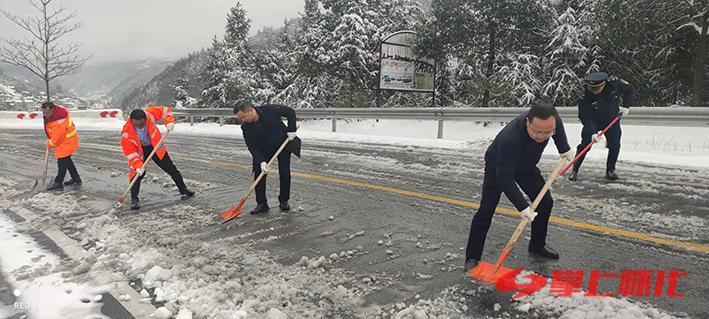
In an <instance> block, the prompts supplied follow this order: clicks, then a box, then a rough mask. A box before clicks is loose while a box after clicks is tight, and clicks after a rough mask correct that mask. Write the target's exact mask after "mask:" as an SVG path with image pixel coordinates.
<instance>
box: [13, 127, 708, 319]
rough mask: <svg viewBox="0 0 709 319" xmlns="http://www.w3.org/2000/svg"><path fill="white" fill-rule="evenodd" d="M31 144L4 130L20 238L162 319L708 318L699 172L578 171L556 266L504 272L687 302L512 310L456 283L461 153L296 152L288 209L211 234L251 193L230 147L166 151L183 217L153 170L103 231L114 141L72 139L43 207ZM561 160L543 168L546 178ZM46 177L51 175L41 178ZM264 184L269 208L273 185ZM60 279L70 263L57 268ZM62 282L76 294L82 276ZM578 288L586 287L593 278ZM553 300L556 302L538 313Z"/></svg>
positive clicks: (225, 143) (563, 215) (179, 142)
mask: <svg viewBox="0 0 709 319" xmlns="http://www.w3.org/2000/svg"><path fill="white" fill-rule="evenodd" d="M38 134H41V133H40V132H39V131H31V130H2V131H0V151H1V152H0V179H1V180H0V188H2V189H1V190H3V195H0V198H1V199H2V201H1V202H0V211H3V210H4V211H5V212H6V213H8V211H10V212H11V211H13V210H16V209H18V207H23V208H26V209H27V210H28V211H31V212H32V213H33V214H34V215H33V216H35V218H33V219H31V220H29V221H26V222H24V223H20V224H18V227H19V228H20V229H21V230H33V231H37V230H44V229H48V228H49V226H55V227H57V228H59V229H60V230H61V231H62V232H63V233H65V234H66V235H67V236H69V237H70V238H72V239H74V240H76V241H77V242H79V243H81V244H82V246H83V247H84V248H85V249H86V250H88V251H89V253H90V254H93V255H94V256H95V258H93V259H91V260H84V261H81V262H78V265H79V266H81V265H82V264H83V263H86V264H88V265H89V266H90V268H91V271H89V273H91V272H94V271H109V272H111V273H117V274H121V275H123V276H125V277H126V278H127V279H128V280H131V281H132V282H134V283H138V286H140V285H143V286H146V287H157V289H155V290H153V289H147V291H148V292H150V293H151V298H153V300H154V299H155V297H157V299H158V300H159V302H154V304H155V305H156V306H158V307H159V306H163V305H165V306H166V308H167V309H169V310H171V312H172V313H173V314H177V312H178V311H179V310H181V309H182V310H183V311H186V309H189V310H190V311H192V312H194V314H195V317H199V318H224V317H231V316H232V315H233V314H234V313H235V312H236V313H237V314H240V315H242V316H246V317H249V316H252V315H254V314H260V315H264V316H266V317H269V316H270V317H273V318H278V316H279V315H281V314H288V315H289V317H300V316H311V317H333V316H336V317H378V316H384V317H389V316H401V317H402V318H406V316H407V315H409V316H411V317H416V316H418V315H421V314H426V315H428V316H442V317H475V318H478V317H490V318H507V317H517V316H519V317H523V318H526V317H548V318H556V317H559V316H562V315H566V316H569V318H577V317H579V316H578V314H580V313H583V314H587V315H590V314H595V315H599V314H600V315H608V317H623V318H644V317H651V318H664V317H672V316H679V317H684V316H690V317H695V318H706V317H709V310H707V308H706V305H707V304H709V289H708V288H707V286H706V283H705V282H706V281H707V279H709V276H708V275H707V273H708V272H709V262H707V261H708V259H709V258H707V257H708V256H709V232H707V230H708V229H709V226H708V223H709V218H707V216H708V214H709V196H707V195H708V194H709V171H708V170H702V169H678V168H670V167H657V166H648V165H646V164H643V165H640V164H631V163H625V162H622V153H621V163H620V164H619V168H618V173H619V174H620V175H621V180H620V181H618V182H613V183H608V182H606V181H605V180H604V179H603V178H602V173H603V172H602V165H601V163H600V162H598V161H588V162H587V163H586V164H585V165H584V167H583V171H582V174H581V175H580V178H581V180H580V181H579V182H577V183H576V184H572V183H570V182H568V181H566V180H562V181H560V182H557V184H556V185H555V187H554V190H553V193H554V196H555V211H554V213H553V215H552V216H555V217H556V218H555V219H554V220H552V223H551V224H550V230H549V239H548V242H549V244H550V245H551V246H552V247H554V248H556V249H557V250H558V251H559V252H560V253H561V256H562V258H561V260H560V261H555V262H548V261H542V260H537V259H534V258H532V257H529V256H528V254H527V252H526V249H525V248H526V241H527V240H526V239H523V240H520V242H519V243H518V245H517V248H516V249H515V250H514V252H513V253H512V255H511V256H510V258H509V259H508V261H507V263H506V265H507V266H508V267H521V266H526V269H527V270H530V271H533V272H536V273H538V274H541V275H544V276H546V277H551V276H552V273H553V271H554V270H567V269H572V270H578V269H582V270H585V272H586V273H587V274H588V273H590V271H591V270H594V269H598V270H601V271H603V272H604V273H616V272H619V271H622V270H624V269H649V270H667V271H669V270H672V269H678V270H682V271H686V272H688V275H687V276H685V277H682V278H681V279H680V285H679V286H678V288H677V290H678V291H679V292H681V293H684V294H686V295H685V296H684V297H682V298H679V297H667V296H662V297H634V298H631V301H627V300H619V299H617V298H600V297H587V298H569V297H558V298H553V296H551V295H549V294H548V293H547V294H546V298H544V295H542V293H539V294H537V295H538V296H533V297H532V298H528V299H525V300H523V301H521V302H511V301H510V300H509V297H510V295H511V294H509V293H499V292H496V291H495V290H494V288H491V287H487V286H482V285H479V284H477V283H475V282H472V281H471V280H467V279H466V278H465V277H464V275H463V273H462V271H461V270H462V261H463V258H464V251H463V247H464V246H465V243H466V239H467V235H468V229H469V225H470V220H471V218H472V215H473V214H474V212H475V210H474V208H473V207H475V206H476V203H477V202H478V200H479V190H480V186H481V182H482V165H483V161H482V152H483V150H484V146H485V145H484V144H480V145H477V144H471V145H470V151H466V152H463V151H458V150H450V149H448V150H442V149H433V148H422V147H416V148H411V147H404V146H396V145H381V144H377V145H374V144H366V143H343V142H335V141H326V140H317V141H312V140H306V141H304V152H303V153H304V159H302V160H294V162H293V165H292V166H293V169H294V177H293V187H292V190H293V191H292V200H291V205H292V206H293V207H294V208H296V209H297V210H298V211H297V212H294V213H289V214H284V213H280V212H278V211H277V210H272V212H271V213H269V214H267V215H264V216H258V217H254V216H251V215H248V214H244V215H242V216H240V217H239V219H237V221H236V222H233V223H231V224H230V226H222V225H219V224H218V223H216V221H217V215H218V213H219V212H221V211H222V210H224V209H226V208H228V207H229V206H230V205H232V204H233V203H235V202H236V201H237V200H238V198H239V197H240V196H241V193H242V192H243V190H245V189H246V188H247V187H248V184H249V182H250V176H249V172H250V167H249V163H250V156H249V154H248V152H247V150H246V148H245V146H244V144H243V141H242V140H241V139H240V138H229V139H227V138H215V137H206V136H189V135H179V134H177V135H175V136H171V137H170V138H169V140H168V142H167V144H168V149H169V151H170V153H171V156H172V157H173V159H174V160H175V163H176V165H177V167H178V168H179V169H180V170H181V171H182V174H183V175H184V176H185V178H186V179H187V184H188V186H191V188H193V190H195V191H197V196H196V197H195V198H193V199H191V200H189V201H181V200H180V199H179V197H178V196H176V195H177V194H176V192H175V191H173V190H172V184H171V182H170V181H169V178H168V176H167V175H166V174H164V173H162V172H160V171H159V170H158V169H156V168H155V167H151V168H149V169H148V174H149V175H148V178H147V180H148V181H150V182H144V185H143V187H142V194H141V195H142V196H141V203H142V208H141V210H140V211H139V212H137V213H134V212H131V211H128V210H127V208H126V210H124V211H119V212H117V213H118V214H117V217H114V215H113V214H112V213H111V212H110V206H111V202H112V201H113V200H115V198H116V197H117V196H118V194H119V193H120V192H121V191H122V190H123V187H125V185H126V177H125V175H124V173H125V167H126V164H125V160H124V158H123V157H122V156H121V154H120V151H119V147H118V139H119V136H118V135H117V134H116V133H113V132H85V131H82V133H81V145H82V146H81V149H80V151H79V154H78V155H77V156H75V162H76V164H77V166H78V167H79V170H80V172H81V174H82V178H83V180H84V185H83V186H82V187H81V189H80V190H77V191H66V192H65V193H52V194H47V193H31V192H29V191H27V190H26V189H27V185H28V184H30V185H31V183H30V179H32V178H36V177H37V176H40V175H41V172H40V171H39V170H40V168H39V164H40V161H41V157H42V156H43V152H42V151H41V144H40V143H39V142H38V141H39V140H40V139H39V138H38ZM555 162H556V158H545V159H544V160H543V163H542V165H541V167H542V170H543V172H544V174H545V175H546V174H548V173H549V172H550V170H551V168H552V166H553V165H554V164H555ZM54 172H55V168H54V167H53V166H50V176H51V175H52V174H53V173H54ZM268 183H269V187H268V190H269V198H270V199H271V202H270V203H271V204H272V205H271V206H274V203H275V198H276V194H277V187H276V186H277V179H275V178H273V177H271V178H269V180H268ZM163 185H166V186H167V187H163ZM3 203H4V204H3ZM252 203H253V201H250V204H249V205H248V206H247V208H251V205H252ZM3 205H4V206H5V207H3ZM502 207H506V209H505V208H503V209H502V210H503V211H502V214H498V215H497V216H496V218H495V220H494V222H493V226H492V228H491V230H490V233H489V235H488V240H487V243H486V251H485V255H484V257H483V258H484V259H485V260H490V261H493V260H494V259H495V258H496V256H497V253H498V252H499V249H501V247H502V246H503V245H504V244H505V242H506V241H507V240H508V239H509V236H510V235H511V234H512V232H513V230H514V227H515V226H516V223H517V221H518V217H515V216H511V215H509V214H505V212H508V211H509V208H510V207H511V205H509V204H508V203H507V202H504V203H503V204H502ZM8 214H12V213H8ZM599 226H601V227H599ZM526 234H528V231H527V233H526ZM526 236H527V238H528V235H526ZM303 257H307V259H306V258H303ZM321 257H322V258H321ZM64 263H69V262H68V261H64V262H62V263H61V264H60V266H62V265H63V264H64ZM63 266H64V267H67V266H66V265H63ZM74 266H76V265H74ZM155 266H159V267H161V268H163V269H165V271H161V269H158V268H154V267H155ZM0 268H2V267H0ZM151 268H152V269H153V270H152V271H150V272H149V271H148V270H151ZM36 273H37V272H36V271H35V272H33V273H30V274H28V275H27V276H29V278H33V277H32V276H35V274H36ZM156 273H157V275H156ZM69 279H75V280H77V281H81V280H84V278H82V277H81V276H80V275H76V276H75V278H74V277H70V278H69ZM139 279H142V281H139ZM585 279H586V280H585V282H584V287H585V288H586V289H587V284H588V275H586V276H585ZM8 281H10V282H12V280H8ZM6 282H7V281H5V280H0V284H2V285H6ZM617 289H618V281H612V280H606V281H602V282H601V285H600V286H599V290H601V291H604V292H607V291H614V290H617ZM139 290H140V288H139ZM5 291H7V289H6V290H5ZM6 294H7V293H6V292H3V290H0V297H2V298H0V301H1V302H3V303H5V304H8V301H7V300H11V298H8V297H7V296H5V295H6ZM156 295H157V296H156ZM9 297H11V296H9ZM115 297H116V298H118V296H115ZM549 300H554V303H553V304H548V303H543V302H542V301H549ZM623 311H626V312H627V313H625V312H623ZM108 312H110V311H108ZM2 314H3V311H2V309H1V308H0V315H2ZM105 314H106V315H108V316H111V313H105ZM237 317H238V316H237Z"/></svg>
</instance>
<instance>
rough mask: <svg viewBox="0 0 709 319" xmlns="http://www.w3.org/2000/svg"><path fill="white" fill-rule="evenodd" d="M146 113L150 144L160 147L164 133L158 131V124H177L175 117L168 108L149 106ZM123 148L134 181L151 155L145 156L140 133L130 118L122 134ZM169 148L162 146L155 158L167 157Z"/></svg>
mask: <svg viewBox="0 0 709 319" xmlns="http://www.w3.org/2000/svg"><path fill="white" fill-rule="evenodd" d="M143 111H144V112H145V126H146V127H147V129H148V134H149V135H150V142H151V143H152V145H153V147H154V146H156V145H158V143H159V142H160V139H162V133H160V130H159V129H158V127H157V125H156V122H157V121H162V122H163V123H164V124H168V123H173V122H175V117H174V116H173V115H172V109H170V108H169V107H166V106H149V107H146V108H144V109H143ZM121 148H122V149H123V155H124V156H125V157H126V158H127V159H128V169H129V170H130V171H129V174H128V179H129V180H131V179H133V176H135V174H136V171H137V170H138V169H139V168H141V167H143V161H144V160H145V157H146V156H148V155H150V154H143V146H142V145H141V144H140V139H139V138H138V133H136V132H135V128H134V127H133V122H131V120H130V118H128V120H127V121H126V124H124V125H123V131H122V132H121ZM166 152H167V148H166V147H165V145H162V146H160V149H158V150H157V151H156V152H155V156H157V157H158V158H159V159H162V158H163V157H165V153H166Z"/></svg>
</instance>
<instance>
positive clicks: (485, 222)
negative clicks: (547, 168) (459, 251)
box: [465, 165, 554, 260]
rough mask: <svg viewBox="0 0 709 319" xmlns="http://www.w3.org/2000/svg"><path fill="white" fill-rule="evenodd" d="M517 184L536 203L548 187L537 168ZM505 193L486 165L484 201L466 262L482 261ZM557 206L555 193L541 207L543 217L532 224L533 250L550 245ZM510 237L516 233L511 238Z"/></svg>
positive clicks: (521, 176)
mask: <svg viewBox="0 0 709 319" xmlns="http://www.w3.org/2000/svg"><path fill="white" fill-rule="evenodd" d="M515 181H516V182H517V184H518V185H519V186H520V187H521V188H522V190H523V191H524V193H525V194H527V196H529V198H530V199H531V200H532V201H533V200H534V199H535V198H536V197H537V195H538V194H539V191H541V190H542V187H543V186H544V178H543V177H542V174H541V172H540V171H539V169H538V168H536V167H534V169H531V170H529V171H526V172H522V173H518V174H517V176H515ZM501 195H502V189H501V188H500V187H499V186H498V185H497V183H496V181H495V168H494V167H489V166H488V165H485V178H484V180H483V189H482V199H481V200H480V208H478V211H477V213H475V217H473V222H472V223H471V225H470V235H469V236H468V247H467V248H466V251H465V258H466V259H477V260H480V257H482V254H483V247H484V246H485V237H487V231H488V230H489V229H490V224H491V223H492V215H493V214H494V213H495V208H497V204H498V203H499V202H500V196H501ZM553 206H554V200H553V199H552V197H551V193H549V192H547V193H546V194H545V195H544V197H543V199H542V201H541V202H540V203H539V207H537V212H538V213H539V215H537V217H535V218H534V221H533V222H532V238H531V240H530V241H529V245H530V246H534V247H543V246H544V245H546V237H547V227H548V225H549V215H551V209H552V207H553ZM509 235H510V236H511V235H512V233H510V234H509Z"/></svg>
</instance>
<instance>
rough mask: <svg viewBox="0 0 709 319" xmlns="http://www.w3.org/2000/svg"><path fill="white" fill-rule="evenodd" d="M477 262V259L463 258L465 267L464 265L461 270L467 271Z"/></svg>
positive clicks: (475, 265) (476, 264)
mask: <svg viewBox="0 0 709 319" xmlns="http://www.w3.org/2000/svg"><path fill="white" fill-rule="evenodd" d="M479 263H480V261H479V260H477V259H466V260H465V267H464V270H463V271H464V272H468V271H470V269H473V268H475V267H477V266H478V264H479Z"/></svg>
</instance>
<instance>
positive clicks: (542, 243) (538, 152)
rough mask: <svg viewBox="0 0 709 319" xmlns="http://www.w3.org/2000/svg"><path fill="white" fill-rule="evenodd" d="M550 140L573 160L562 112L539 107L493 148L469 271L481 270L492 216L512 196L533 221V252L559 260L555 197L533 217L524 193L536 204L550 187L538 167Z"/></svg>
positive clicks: (467, 263)
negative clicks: (552, 232) (554, 241)
mask: <svg viewBox="0 0 709 319" xmlns="http://www.w3.org/2000/svg"><path fill="white" fill-rule="evenodd" d="M550 137H551V138H554V144H556V149H557V150H558V151H559V154H561V157H562V158H565V159H567V160H569V161H570V160H572V159H573V151H572V150H571V147H570V146H569V142H568V141H567V139H566V132H565V131H564V124H563V123H562V122H561V118H560V117H559V114H558V112H557V111H556V109H555V108H554V107H553V106H551V105H547V104H537V105H533V106H532V107H531V108H530V109H529V110H528V111H526V112H524V113H522V114H520V115H519V116H517V117H516V118H515V119H514V120H512V121H511V122H509V123H508V124H507V125H506V126H505V127H504V128H503V129H502V130H501V131H500V133H498V134H497V136H496V137H495V139H494V140H493V141H492V144H491V145H490V146H489V147H488V149H487V151H486V152H485V177H484V180H483V187H482V198H481V199H480V208H479V209H478V211H477V213H475V217H473V221H472V223H471V225H470V235H469V236H468V247H467V249H466V252H465V270H466V271H468V270H470V269H472V268H475V266H477V265H478V263H479V261H480V257H481V256H482V253H483V247H484V245H485V237H486V236H487V231H488V229H489V228H490V224H491V223H492V215H493V213H495V209H496V208H497V204H498V203H499V202H500V196H501V195H502V193H505V195H507V198H508V199H509V200H510V202H512V204H513V205H514V206H515V208H516V209H517V210H518V211H519V212H520V213H521V216H522V218H528V219H529V220H530V221H532V238H531V240H530V241H529V247H528V250H529V252H531V253H533V254H536V255H539V256H542V257H545V258H551V259H558V258H559V254H558V253H557V252H556V251H554V250H553V249H551V248H550V247H548V246H546V236H547V226H548V224H549V216H550V214H551V209H552V206H553V205H554V202H553V199H552V197H551V193H550V192H547V193H546V195H544V197H543V199H542V201H541V203H540V204H539V207H537V212H532V211H531V208H530V204H529V202H528V201H527V200H526V199H525V198H524V196H523V195H522V192H520V190H519V188H520V187H521V188H522V190H523V191H524V192H525V193H526V194H527V196H529V198H530V199H532V200H534V198H536V197H537V195H538V194H539V192H540V191H541V189H542V187H543V186H544V183H545V182H544V177H542V174H541V172H540V171H539V168H537V163H539V160H540V159H541V157H542V153H543V152H544V148H545V147H546V145H547V144H548V143H549V138H550ZM537 215H538V216H537ZM535 217H536V218H535Z"/></svg>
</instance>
